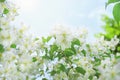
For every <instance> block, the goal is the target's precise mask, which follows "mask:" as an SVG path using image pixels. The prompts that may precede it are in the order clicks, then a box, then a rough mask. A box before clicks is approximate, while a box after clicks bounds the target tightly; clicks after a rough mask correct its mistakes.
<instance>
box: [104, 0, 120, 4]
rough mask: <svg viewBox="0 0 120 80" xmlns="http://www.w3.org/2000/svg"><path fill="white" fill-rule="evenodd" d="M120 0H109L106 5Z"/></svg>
mask: <svg viewBox="0 0 120 80" xmlns="http://www.w3.org/2000/svg"><path fill="white" fill-rule="evenodd" d="M119 1H120V0H108V2H107V3H106V5H109V4H111V3H115V2H119Z"/></svg>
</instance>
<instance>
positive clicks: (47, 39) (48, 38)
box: [42, 36, 52, 43]
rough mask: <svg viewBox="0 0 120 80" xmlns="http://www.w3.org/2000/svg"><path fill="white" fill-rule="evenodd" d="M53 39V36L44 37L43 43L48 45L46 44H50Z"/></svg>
mask: <svg viewBox="0 0 120 80" xmlns="http://www.w3.org/2000/svg"><path fill="white" fill-rule="evenodd" d="M51 38H52V37H51V36H48V37H47V38H44V37H42V41H43V42H44V43H46V42H49V41H50V40H51Z"/></svg>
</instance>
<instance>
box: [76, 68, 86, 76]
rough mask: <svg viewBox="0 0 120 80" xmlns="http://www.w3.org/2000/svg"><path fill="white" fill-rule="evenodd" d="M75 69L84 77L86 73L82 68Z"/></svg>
mask: <svg viewBox="0 0 120 80" xmlns="http://www.w3.org/2000/svg"><path fill="white" fill-rule="evenodd" d="M75 69H76V71H77V72H78V73H81V74H83V75H85V73H86V71H85V70H84V69H83V68H82V67H76V68H75Z"/></svg>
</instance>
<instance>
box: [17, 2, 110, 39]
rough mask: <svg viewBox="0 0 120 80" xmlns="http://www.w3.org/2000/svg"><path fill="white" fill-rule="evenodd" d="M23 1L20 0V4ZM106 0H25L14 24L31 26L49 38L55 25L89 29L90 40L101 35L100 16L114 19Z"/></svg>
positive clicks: (35, 32) (32, 29)
mask: <svg viewBox="0 0 120 80" xmlns="http://www.w3.org/2000/svg"><path fill="white" fill-rule="evenodd" d="M18 1H21V0H18ZM106 1H107V0H24V1H23V2H21V3H19V6H20V9H19V14H20V15H19V16H18V17H17V18H16V21H15V23H16V24H19V23H21V22H23V23H25V24H26V25H28V26H31V29H30V31H31V32H32V33H33V34H35V35H37V36H41V35H46V34H48V33H49V32H50V31H51V29H52V28H53V27H54V26H55V25H58V24H60V25H63V26H67V27H74V28H77V27H86V28H87V29H88V31H89V36H90V37H91V38H92V36H93V34H95V33H98V32H101V31H102V29H101V27H100V26H101V25H102V24H103V23H102V22H101V15H102V14H108V15H111V11H112V10H111V8H110V7H108V8H107V9H106V10H105V2H106Z"/></svg>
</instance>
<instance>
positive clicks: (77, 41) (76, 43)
mask: <svg viewBox="0 0 120 80" xmlns="http://www.w3.org/2000/svg"><path fill="white" fill-rule="evenodd" d="M71 43H72V45H71V46H74V45H78V46H80V41H79V39H73V41H72V42H71Z"/></svg>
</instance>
